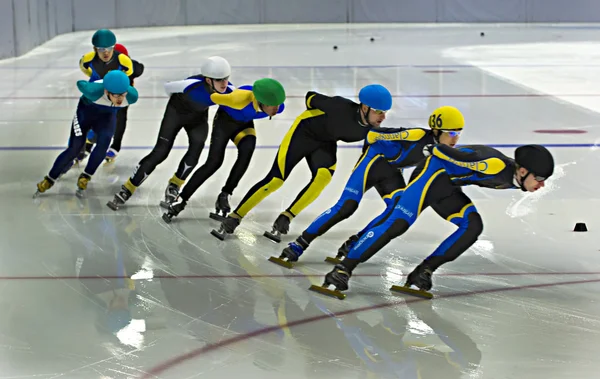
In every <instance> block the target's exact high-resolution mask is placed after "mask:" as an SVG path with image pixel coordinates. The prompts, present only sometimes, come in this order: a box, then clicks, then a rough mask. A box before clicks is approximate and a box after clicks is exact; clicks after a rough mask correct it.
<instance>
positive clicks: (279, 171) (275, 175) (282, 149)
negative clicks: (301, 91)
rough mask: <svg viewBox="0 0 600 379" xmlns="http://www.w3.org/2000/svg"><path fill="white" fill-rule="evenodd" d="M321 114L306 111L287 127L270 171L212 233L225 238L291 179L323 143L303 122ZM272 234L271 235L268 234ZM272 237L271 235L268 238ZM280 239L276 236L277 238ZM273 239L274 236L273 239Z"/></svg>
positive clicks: (286, 217) (282, 216) (284, 217)
mask: <svg viewBox="0 0 600 379" xmlns="http://www.w3.org/2000/svg"><path fill="white" fill-rule="evenodd" d="M320 114H322V112H321V113H320V111H319V112H312V111H306V112H303V113H302V114H301V115H300V116H298V117H297V118H296V120H295V121H294V123H293V124H292V127H291V128H290V129H289V130H288V132H287V133H286V135H285V136H284V138H283V141H282V143H281V145H280V146H279V150H278V151H277V156H276V157H275V161H274V162H273V166H272V167H271V170H270V171H269V173H268V174H267V176H266V177H264V178H263V179H262V180H261V181H259V182H258V183H256V184H255V185H254V186H253V187H252V188H251V189H250V190H249V191H248V192H247V193H246V195H245V196H244V198H243V199H242V202H241V203H240V204H239V205H238V206H237V208H236V209H235V211H234V212H232V213H230V214H229V215H228V216H227V218H226V219H225V220H224V221H223V222H222V223H221V228H220V230H219V231H216V230H213V231H212V232H211V233H212V234H213V235H214V236H215V237H217V238H219V239H223V238H224V233H227V234H231V233H233V231H234V230H235V228H237V226H238V225H239V224H240V220H241V219H242V218H243V217H245V216H246V214H248V212H250V211H251V210H252V208H254V207H255V206H256V205H258V204H259V203H260V202H261V201H263V200H264V199H265V198H266V197H267V196H269V195H270V194H272V193H273V192H275V191H277V190H278V189H279V188H280V187H281V186H282V185H283V182H284V181H285V180H286V179H287V178H288V176H289V174H290V173H291V172H292V170H293V169H294V167H296V165H297V164H298V162H300V160H302V159H303V158H305V157H307V156H308V155H309V154H310V153H312V152H313V151H315V150H317V149H318V148H319V146H320V145H321V143H320V142H318V141H315V140H314V139H313V138H312V137H311V136H309V135H308V133H307V132H306V131H305V129H304V127H303V123H305V122H307V121H306V120H307V119H308V118H311V117H315V116H317V115H320ZM280 217H281V218H283V219H285V220H287V222H288V224H289V220H290V218H291V217H290V218H288V216H284V215H280ZM268 237H269V236H268ZM269 238H271V237H269ZM274 238H277V237H274ZM272 239H273V238H272Z"/></svg>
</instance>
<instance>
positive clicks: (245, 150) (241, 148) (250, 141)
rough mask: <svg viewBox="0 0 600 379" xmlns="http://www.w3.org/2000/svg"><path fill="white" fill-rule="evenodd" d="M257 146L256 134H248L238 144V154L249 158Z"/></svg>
mask: <svg viewBox="0 0 600 379" xmlns="http://www.w3.org/2000/svg"><path fill="white" fill-rule="evenodd" d="M253 130H254V129H253ZM255 148H256V136H246V137H244V139H242V140H241V141H240V142H239V143H238V144H237V150H238V156H242V157H248V158H249V157H251V156H252V154H253V153H254V149H255Z"/></svg>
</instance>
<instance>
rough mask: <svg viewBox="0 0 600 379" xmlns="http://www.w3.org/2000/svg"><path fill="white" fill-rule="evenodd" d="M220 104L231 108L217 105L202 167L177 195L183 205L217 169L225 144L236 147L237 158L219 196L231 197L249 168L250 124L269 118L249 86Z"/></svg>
mask: <svg viewBox="0 0 600 379" xmlns="http://www.w3.org/2000/svg"><path fill="white" fill-rule="evenodd" d="M217 100H219V99H217ZM224 103H227V104H230V105H231V106H226V105H221V106H219V108H218V109H217V113H216V114H215V118H214V120H213V128H212V134H211V137H210V148H209V150H208V157H207V158H206V163H205V164H204V165H202V166H201V167H199V168H198V169H197V170H196V171H195V172H194V174H193V175H192V177H191V178H190V180H189V182H188V183H187V184H186V185H185V187H184V188H183V190H182V191H181V193H180V194H179V196H180V197H181V198H182V199H183V200H185V201H187V200H189V198H190V197H191V196H192V195H193V194H194V193H195V192H196V191H197V190H198V188H200V186H202V184H203V183H204V182H205V181H206V179H208V178H210V177H211V176H212V175H213V174H214V173H215V172H217V170H218V169H219V168H220V167H221V165H222V164H223V161H224V159H225V151H226V149H227V144H228V143H229V141H231V142H233V143H234V145H235V146H236V148H237V151H238V156H237V159H236V161H235V163H234V164H233V167H232V168H231V172H230V173H229V177H228V178H227V181H226V182H225V185H224V186H223V188H222V189H221V192H225V193H227V194H229V195H231V194H233V191H234V190H235V188H236V187H237V186H238V184H239V182H240V180H241V179H242V177H243V176H244V174H245V173H246V171H247V169H248V166H249V165H250V161H251V159H252V155H253V153H254V149H255V147H256V130H255V129H254V120H260V119H263V118H266V117H269V115H268V114H266V113H265V112H263V111H262V110H261V109H260V107H259V104H258V101H257V100H256V99H255V97H254V94H253V93H252V85H243V86H240V87H239V88H238V89H236V90H235V91H233V93H232V94H231V96H230V98H229V100H227V101H224ZM284 109H285V105H284V104H281V105H280V106H279V108H278V110H277V114H281V113H282V112H283V110H284Z"/></svg>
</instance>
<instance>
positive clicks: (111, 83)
mask: <svg viewBox="0 0 600 379" xmlns="http://www.w3.org/2000/svg"><path fill="white" fill-rule="evenodd" d="M103 82H104V88H105V89H106V90H107V91H108V92H110V93H115V94H121V93H125V92H127V91H128V90H129V77H128V76H127V74H125V73H124V72H123V71H119V70H112V71H109V72H108V73H107V74H106V75H104V80H103Z"/></svg>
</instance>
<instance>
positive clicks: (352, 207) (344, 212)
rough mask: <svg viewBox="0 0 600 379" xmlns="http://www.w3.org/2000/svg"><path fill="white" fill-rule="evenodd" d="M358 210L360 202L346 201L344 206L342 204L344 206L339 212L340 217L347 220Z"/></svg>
mask: <svg viewBox="0 0 600 379" xmlns="http://www.w3.org/2000/svg"><path fill="white" fill-rule="evenodd" d="M357 209H358V201H356V200H346V201H344V204H342V206H341V207H340V210H339V211H338V215H339V216H340V217H341V218H342V219H347V218H348V217H350V216H352V214H353V213H354V212H356V210H357Z"/></svg>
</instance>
